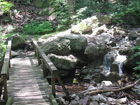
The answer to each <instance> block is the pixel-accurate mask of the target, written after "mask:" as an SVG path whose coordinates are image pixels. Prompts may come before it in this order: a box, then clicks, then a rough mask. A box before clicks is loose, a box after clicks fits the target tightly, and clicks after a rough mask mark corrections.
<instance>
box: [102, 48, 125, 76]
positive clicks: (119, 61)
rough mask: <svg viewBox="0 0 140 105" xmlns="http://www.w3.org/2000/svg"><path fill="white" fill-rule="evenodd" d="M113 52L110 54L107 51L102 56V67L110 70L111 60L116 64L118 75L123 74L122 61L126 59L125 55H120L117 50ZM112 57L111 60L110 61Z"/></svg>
mask: <svg viewBox="0 0 140 105" xmlns="http://www.w3.org/2000/svg"><path fill="white" fill-rule="evenodd" d="M113 53H115V54H110V53H107V54H106V55H105V56H104V61H103V67H104V69H105V70H108V71H111V64H112V62H113V63H115V64H117V65H118V69H119V70H118V71H119V72H118V73H119V75H122V74H123V70H122V69H123V62H124V61H125V60H126V56H125V55H120V54H119V52H118V50H115V52H113ZM112 58H113V61H112Z"/></svg>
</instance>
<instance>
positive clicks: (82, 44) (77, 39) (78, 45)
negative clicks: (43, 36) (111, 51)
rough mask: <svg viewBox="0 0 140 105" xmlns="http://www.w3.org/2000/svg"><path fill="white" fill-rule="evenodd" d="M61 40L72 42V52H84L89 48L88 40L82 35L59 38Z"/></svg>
mask: <svg viewBox="0 0 140 105" xmlns="http://www.w3.org/2000/svg"><path fill="white" fill-rule="evenodd" d="M58 37H59V38H60V39H61V38H62V39H68V40H70V48H71V50H72V51H81V50H84V49H85V48H86V46H87V44H88V43H87V39H86V37H84V36H82V35H75V34H68V35H61V36H58Z"/></svg>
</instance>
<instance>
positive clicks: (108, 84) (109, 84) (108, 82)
mask: <svg viewBox="0 0 140 105" xmlns="http://www.w3.org/2000/svg"><path fill="white" fill-rule="evenodd" d="M111 85H112V82H111V81H102V83H101V86H102V87H104V86H111Z"/></svg>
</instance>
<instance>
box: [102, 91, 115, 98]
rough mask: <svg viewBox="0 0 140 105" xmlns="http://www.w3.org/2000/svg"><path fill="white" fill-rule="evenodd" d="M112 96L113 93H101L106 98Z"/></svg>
mask: <svg viewBox="0 0 140 105" xmlns="http://www.w3.org/2000/svg"><path fill="white" fill-rule="evenodd" d="M112 94H114V93H113V92H106V93H103V96H106V97H108V96H110V95H112Z"/></svg>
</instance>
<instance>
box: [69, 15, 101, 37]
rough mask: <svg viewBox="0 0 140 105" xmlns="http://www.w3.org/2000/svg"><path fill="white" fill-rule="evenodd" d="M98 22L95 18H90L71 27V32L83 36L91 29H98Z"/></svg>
mask: <svg viewBox="0 0 140 105" xmlns="http://www.w3.org/2000/svg"><path fill="white" fill-rule="evenodd" d="M98 24H99V21H98V18H97V17H96V16H92V17H90V18H87V19H84V20H83V21H82V22H80V23H79V24H77V25H74V26H72V28H71V32H72V33H76V34H85V33H88V32H91V31H92V29H95V28H97V27H98Z"/></svg>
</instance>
